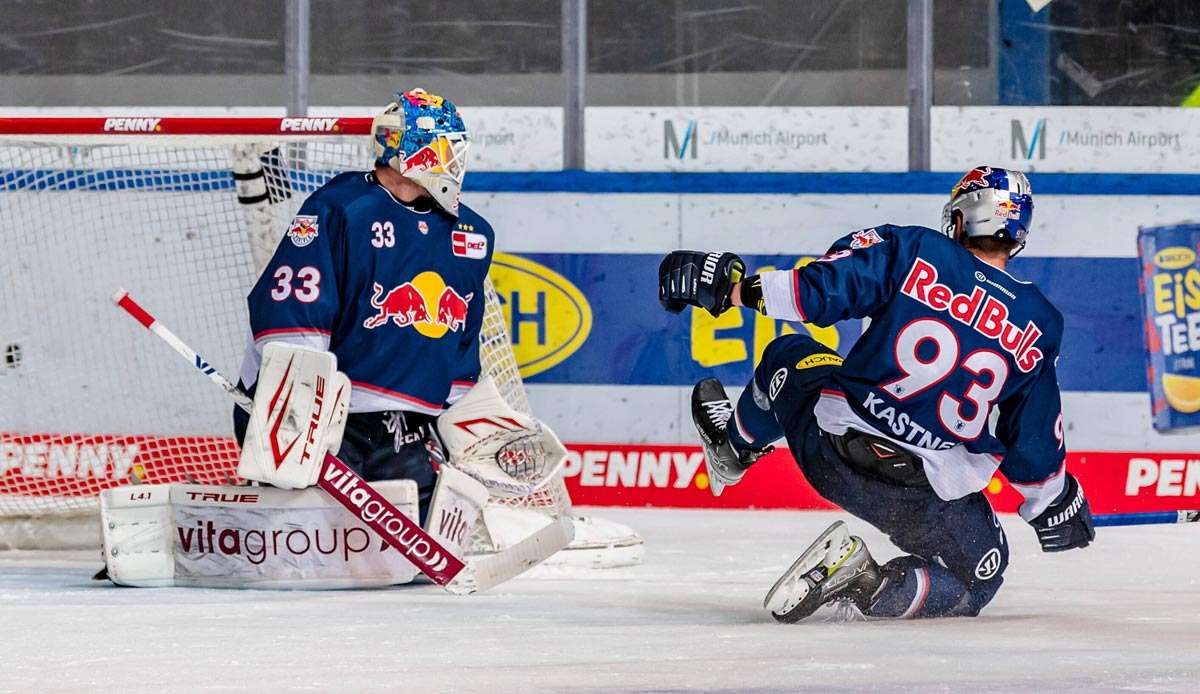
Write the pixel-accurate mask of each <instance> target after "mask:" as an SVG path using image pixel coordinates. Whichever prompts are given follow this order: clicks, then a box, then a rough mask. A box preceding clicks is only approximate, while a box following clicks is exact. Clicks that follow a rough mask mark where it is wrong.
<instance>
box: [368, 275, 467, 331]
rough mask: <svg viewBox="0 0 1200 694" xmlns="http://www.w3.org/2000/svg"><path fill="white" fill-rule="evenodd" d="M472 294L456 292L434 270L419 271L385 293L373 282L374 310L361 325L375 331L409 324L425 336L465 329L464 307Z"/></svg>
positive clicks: (465, 308) (403, 326)
mask: <svg viewBox="0 0 1200 694" xmlns="http://www.w3.org/2000/svg"><path fill="white" fill-rule="evenodd" d="M474 297H475V294H474V292H471V293H469V294H467V295H466V296H463V295H462V294H459V293H458V290H456V289H455V288H454V287H451V286H449V285H448V284H446V283H445V281H444V280H443V279H442V277H441V275H439V274H437V273H436V272H422V273H421V274H419V275H417V276H416V277H414V278H413V279H412V281H411V282H404V283H403V284H400V285H398V286H396V287H393V288H392V289H391V290H388V291H387V292H385V291H384V288H383V285H381V284H379V283H378V282H376V283H374V293H373V294H372V296H371V307H372V308H374V309H375V311H376V313H375V315H373V316H370V317H368V318H367V319H366V320H365V321H363V327H364V328H367V329H368V330H374V329H375V328H378V327H381V326H383V325H385V324H387V323H388V322H391V323H392V324H393V325H395V326H397V327H400V328H409V327H411V328H413V329H415V330H416V331H417V332H418V333H420V334H422V335H424V336H425V337H432V338H435V339H436V338H440V337H442V336H443V335H445V334H446V333H447V332H452V333H456V332H458V331H460V330H463V329H464V328H465V326H466V324H467V309H468V308H469V307H470V304H471V299H473V298H474Z"/></svg>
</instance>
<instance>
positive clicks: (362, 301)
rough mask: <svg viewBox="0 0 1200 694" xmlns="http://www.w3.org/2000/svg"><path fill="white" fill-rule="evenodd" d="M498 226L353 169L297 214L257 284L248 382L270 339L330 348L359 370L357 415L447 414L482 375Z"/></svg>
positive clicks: (354, 374)
mask: <svg viewBox="0 0 1200 694" xmlns="http://www.w3.org/2000/svg"><path fill="white" fill-rule="evenodd" d="M493 245H494V244H493V235H492V229H491V226H489V225H488V223H487V222H486V221H485V220H484V219H483V218H482V217H480V216H479V215H478V214H477V213H475V212H474V211H473V210H471V209H470V208H468V207H467V206H465V205H462V206H460V208H459V216H458V217H457V218H455V217H453V216H452V215H449V214H447V213H445V212H442V211H441V210H440V209H438V208H437V207H436V206H430V205H426V206H425V208H424V209H421V208H419V207H416V206H410V205H406V204H404V203H402V202H400V201H399V200H397V199H396V198H395V197H393V196H392V195H391V193H389V192H388V191H387V189H386V188H384V187H383V186H381V185H380V184H379V183H378V182H377V181H376V180H375V177H374V175H373V174H371V173H364V172H352V173H345V174H341V175H340V176H337V177H336V178H334V179H333V180H331V181H330V182H329V183H327V184H325V185H324V186H323V187H321V189H320V190H318V191H317V192H315V193H314V194H313V195H312V196H311V197H309V199H308V200H307V201H305V203H304V205H303V206H302V207H301V208H300V211H299V213H298V214H297V216H296V217H295V218H294V219H293V220H292V223H291V225H290V227H289V229H288V232H287V234H286V236H285V237H284V238H283V240H282V241H281V242H280V244H279V247H278V249H277V250H276V251H275V255H274V257H272V258H271V261H270V262H269V263H268V264H267V266H266V268H265V269H264V270H263V273H262V275H261V276H260V277H259V278H258V282H257V283H256V284H255V285H254V288H253V289H252V290H251V291H250V295H249V298H248V303H249V309H250V328H251V331H252V333H253V338H252V340H251V342H250V344H249V346H248V348H247V353H246V359H245V361H244V362H243V365H242V371H241V378H242V381H243V382H244V383H245V384H246V385H247V386H250V385H253V384H254V382H255V380H256V378H257V374H258V369H259V362H260V358H261V354H262V345H263V344H265V343H266V342H269V341H272V340H284V341H288V342H292V343H295V344H302V345H308V346H312V347H316V348H319V349H328V350H330V351H332V352H333V353H334V354H335V355H337V360H338V364H339V365H340V367H341V368H342V370H343V371H344V372H345V373H346V374H347V375H348V376H349V377H350V380H351V382H352V384H353V392H352V395H351V398H350V411H351V412H375V411H388V410H408V411H413V412H421V413H425V414H430V415H436V414H438V413H440V412H441V411H442V410H443V409H445V407H446V406H447V404H448V403H449V402H452V401H453V400H455V399H457V398H458V397H460V396H461V395H462V394H463V393H465V392H466V391H467V390H468V389H470V387H471V385H472V384H474V382H475V381H476V380H477V378H478V376H479V342H478V340H479V329H480V326H481V325H482V322H483V313H484V300H483V296H484V293H483V289H484V281H485V280H486V278H487V271H488V266H489V265H490V263H491V257H492V250H493Z"/></svg>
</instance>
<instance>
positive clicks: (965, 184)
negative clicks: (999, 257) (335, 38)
mask: <svg viewBox="0 0 1200 694" xmlns="http://www.w3.org/2000/svg"><path fill="white" fill-rule="evenodd" d="M956 218H961V219H962V223H963V224H962V226H963V230H962V238H959V239H958V240H960V241H961V240H963V239H966V238H969V237H977V236H990V237H993V238H998V239H1008V240H1011V241H1015V242H1016V243H1017V245H1016V247H1015V248H1013V250H1012V252H1011V253H1010V257H1011V256H1015V255H1016V254H1017V253H1020V252H1021V249H1022V248H1024V247H1025V237H1026V236H1028V235H1029V227H1030V226H1031V225H1032V223H1033V190H1032V189H1031V188H1030V187H1029V179H1027V178H1025V174H1023V173H1021V172H1020V171H1013V170H1010V169H1001V168H997V167H994V166H976V167H975V168H973V169H971V170H970V171H968V172H967V173H966V175H965V176H963V177H962V179H960V180H959V182H958V183H957V184H956V185H955V186H954V188H953V189H952V190H951V191H950V202H948V203H946V207H945V208H944V209H943V210H942V233H943V234H945V235H946V236H949V237H950V238H955V229H954V227H955V219H956Z"/></svg>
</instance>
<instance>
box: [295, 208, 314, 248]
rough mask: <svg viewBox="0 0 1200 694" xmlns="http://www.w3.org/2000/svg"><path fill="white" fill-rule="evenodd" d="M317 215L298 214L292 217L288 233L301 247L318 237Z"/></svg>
mask: <svg viewBox="0 0 1200 694" xmlns="http://www.w3.org/2000/svg"><path fill="white" fill-rule="evenodd" d="M318 226H319V225H318V224H317V216H316V215H315V214H298V215H296V216H295V217H292V223H291V224H290V225H289V226H288V230H287V235H288V238H289V239H291V240H292V243H294V244H296V245H297V246H299V247H300V248H304V247H305V246H307V245H308V244H310V243H312V242H313V241H315V240H316V238H317V227H318Z"/></svg>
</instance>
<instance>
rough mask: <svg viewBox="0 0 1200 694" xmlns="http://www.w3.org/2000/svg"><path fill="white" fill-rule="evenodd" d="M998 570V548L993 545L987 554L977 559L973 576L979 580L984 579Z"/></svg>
mask: <svg viewBox="0 0 1200 694" xmlns="http://www.w3.org/2000/svg"><path fill="white" fill-rule="evenodd" d="M999 572H1000V550H998V549H996V548H995V547H993V548H991V549H989V550H988V551H987V554H984V555H983V557H982V558H981V559H980V560H979V563H978V564H976V565H975V578H978V579H979V580H981V581H986V580H988V579H989V578H991V577H993V576H995V575H996V574H997V573H999Z"/></svg>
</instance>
